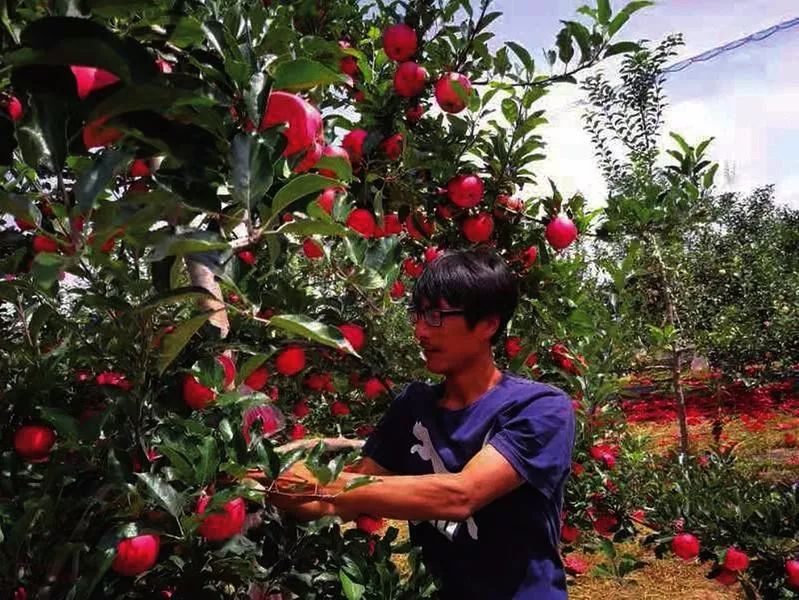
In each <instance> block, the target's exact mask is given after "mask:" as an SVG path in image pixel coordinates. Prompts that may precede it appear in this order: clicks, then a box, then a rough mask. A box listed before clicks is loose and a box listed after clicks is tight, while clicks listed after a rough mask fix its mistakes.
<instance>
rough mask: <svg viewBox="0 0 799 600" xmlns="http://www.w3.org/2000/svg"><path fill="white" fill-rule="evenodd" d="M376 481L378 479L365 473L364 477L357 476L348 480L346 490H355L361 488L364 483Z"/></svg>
mask: <svg viewBox="0 0 799 600" xmlns="http://www.w3.org/2000/svg"><path fill="white" fill-rule="evenodd" d="M374 481H377V479H375V478H374V477H372V476H371V475H364V476H363V477H355V478H353V479H350V480H349V481H348V482H347V485H345V486H344V491H345V492H348V491H350V490H354V489H355V488H359V487H362V486H364V485H369V484H370V483H372V482H374Z"/></svg>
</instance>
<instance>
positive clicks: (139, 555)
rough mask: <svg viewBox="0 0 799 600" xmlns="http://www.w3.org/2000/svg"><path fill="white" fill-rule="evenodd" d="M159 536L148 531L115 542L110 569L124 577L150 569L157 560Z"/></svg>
mask: <svg viewBox="0 0 799 600" xmlns="http://www.w3.org/2000/svg"><path fill="white" fill-rule="evenodd" d="M160 545H161V538H160V537H158V536H157V535H153V534H150V533H147V534H144V535H137V536H136V537H132V538H126V539H124V540H121V541H120V542H119V543H118V544H117V552H116V556H114V562H112V563H111V569H112V570H113V571H114V572H115V573H117V574H119V575H123V576H125V577H133V576H135V575H139V574H140V573H144V572H145V571H147V570H148V569H150V568H151V567H152V566H153V565H154V564H155V561H156V560H158V549H159V547H160Z"/></svg>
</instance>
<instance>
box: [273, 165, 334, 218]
mask: <svg viewBox="0 0 799 600" xmlns="http://www.w3.org/2000/svg"><path fill="white" fill-rule="evenodd" d="M335 185H339V182H338V181H336V180H335V179H330V178H329V177H322V176H321V175H315V174H313V173H306V174H305V175H300V176H299V177H295V178H294V179H292V180H291V181H289V182H288V183H287V184H286V185H284V186H283V187H282V188H280V190H278V192H277V194H275V197H274V198H273V199H272V215H271V216H270V217H269V220H270V221H272V220H273V219H274V218H275V217H276V216H277V215H278V214H279V213H280V211H282V210H284V209H285V208H286V207H287V206H288V205H289V204H291V203H292V202H294V201H296V200H299V199H300V198H303V197H304V196H307V195H309V194H313V193H316V192H321V191H322V190H323V189H325V188H329V187H333V186H335Z"/></svg>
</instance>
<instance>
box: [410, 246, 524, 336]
mask: <svg viewBox="0 0 799 600" xmlns="http://www.w3.org/2000/svg"><path fill="white" fill-rule="evenodd" d="M442 299H443V300H445V301H446V302H447V303H448V304H449V305H450V306H452V307H453V308H460V309H463V310H464V311H465V313H464V317H465V318H466V323H467V324H468V326H469V327H470V328H473V327H474V326H475V325H477V322H478V321H480V320H481V319H484V318H486V317H490V316H493V315H497V316H498V317H499V327H498V328H497V331H496V333H495V334H494V335H493V336H492V338H491V343H492V344H496V343H497V342H498V341H499V340H500V339H501V337H502V334H503V333H504V331H505V327H506V326H507V324H508V321H510V319H511V317H512V316H513V313H514V311H515V310H516V305H517V304H518V303H519V286H518V283H517V281H516V277H515V275H514V274H513V273H512V272H511V270H510V268H508V265H507V263H506V262H505V260H504V259H503V258H502V257H501V256H500V255H499V254H497V253H496V252H495V251H494V250H491V249H490V248H479V249H475V250H447V251H445V252H444V253H442V254H441V255H439V256H437V257H436V258H435V259H434V260H433V261H432V262H431V263H429V264H428V265H427V266H426V267H425V269H424V271H423V272H422V274H421V276H420V277H419V279H418V280H417V282H416V285H415V286H414V288H413V296H412V303H413V307H414V308H416V309H420V308H421V307H422V304H423V301H424V300H427V301H428V302H429V303H430V304H431V305H432V306H436V305H437V304H438V303H439V301H440V300H442Z"/></svg>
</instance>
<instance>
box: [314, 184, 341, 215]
mask: <svg viewBox="0 0 799 600" xmlns="http://www.w3.org/2000/svg"><path fill="white" fill-rule="evenodd" d="M338 191H339V189H338V188H327V189H325V190H324V191H323V192H322V193H321V194H319V197H318V198H317V199H316V202H317V204H319V206H320V208H321V209H322V210H323V211H325V212H326V213H327V214H331V213H332V212H333V203H334V202H335V201H336V193H337V192H338Z"/></svg>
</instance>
